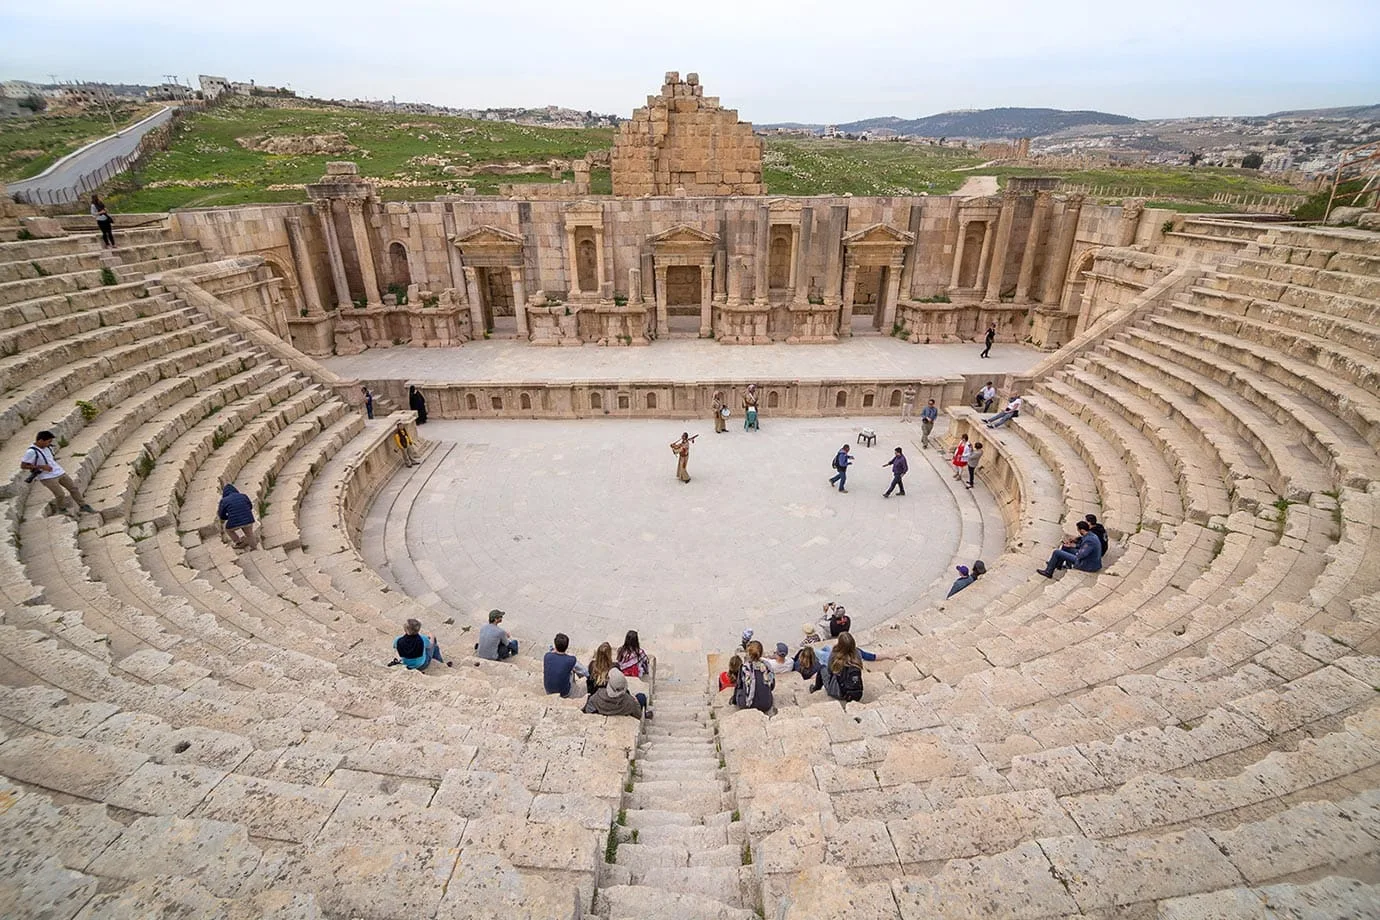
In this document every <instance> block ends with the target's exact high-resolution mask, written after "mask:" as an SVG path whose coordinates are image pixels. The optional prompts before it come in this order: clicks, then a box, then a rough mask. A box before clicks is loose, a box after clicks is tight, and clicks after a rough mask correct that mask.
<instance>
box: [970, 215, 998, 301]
mask: <svg viewBox="0 0 1380 920" xmlns="http://www.w3.org/2000/svg"><path fill="white" fill-rule="evenodd" d="M994 236H996V234H995V233H994V232H993V228H992V219H991V218H988V219H987V220H984V221H983V222H982V252H981V253H979V254H978V270H977V277H976V278H974V279H973V289H974V290H978V291H980V290H982V289H983V288H984V287H986V285H987V268H988V265H989V264H990V261H989V260H990V259H991V257H992V237H994Z"/></svg>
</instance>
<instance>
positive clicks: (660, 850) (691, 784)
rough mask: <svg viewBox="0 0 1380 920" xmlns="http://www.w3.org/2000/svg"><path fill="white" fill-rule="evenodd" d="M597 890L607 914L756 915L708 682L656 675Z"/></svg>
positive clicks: (629, 919) (748, 860)
mask: <svg viewBox="0 0 1380 920" xmlns="http://www.w3.org/2000/svg"><path fill="white" fill-rule="evenodd" d="M653 708H654V710H655V714H656V715H655V719H654V720H650V721H646V722H645V723H644V725H643V736H642V740H641V743H640V744H639V745H638V748H637V759H636V760H635V761H634V762H633V764H632V767H631V772H630V775H629V777H628V782H627V785H625V786H624V795H623V807H622V809H620V811H619V813H618V820H617V821H616V822H615V824H614V826H613V827H611V828H610V829H609V844H608V848H607V850H606V852H605V861H606V862H605V865H604V866H603V867H602V870H601V872H600V883H599V890H598V892H597V894H596V896H595V902H594V910H595V913H596V915H598V916H600V917H603V918H606V920H643V918H653V917H675V918H677V920H754V918H756V917H757V916H759V915H758V914H757V913H755V912H754V908H755V907H756V905H757V903H758V900H757V894H756V890H755V885H754V873H753V870H752V865H751V864H752V851H751V848H750V847H749V845H748V843H747V838H746V836H745V835H744V832H743V823H742V822H741V821H740V820H739V819H740V815H739V813H738V809H737V805H736V803H735V801H734V796H733V791H732V785H731V783H730V782H729V780H728V774H727V772H726V771H725V770H724V761H723V757H722V754H721V752H720V748H719V742H718V726H717V725H716V720H715V719H714V718H713V717H712V715H711V713H710V709H709V705H708V700H707V699H706V697H705V690H704V687H703V681H702V680H699V679H693V680H681V679H679V678H676V677H662V678H659V679H658V681H657V685H656V698H655V706H654V707H653Z"/></svg>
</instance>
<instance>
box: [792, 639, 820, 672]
mask: <svg viewBox="0 0 1380 920" xmlns="http://www.w3.org/2000/svg"><path fill="white" fill-rule="evenodd" d="M795 670H796V671H798V672H799V673H800V677H801V679H802V680H814V678H815V675H816V674H818V673H819V658H818V657H816V655H815V650H814V649H812V648H810V646H808V645H805V646H801V648H800V651H798V652H796V653H795Z"/></svg>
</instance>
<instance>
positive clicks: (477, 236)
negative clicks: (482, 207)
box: [455, 224, 522, 247]
mask: <svg viewBox="0 0 1380 920" xmlns="http://www.w3.org/2000/svg"><path fill="white" fill-rule="evenodd" d="M455 242H456V243H457V244H458V245H460V246H462V247H463V246H468V245H471V244H478V245H484V244H486V243H488V244H493V243H507V244H510V245H511V244H513V243H516V244H517V245H519V246H521V245H522V237H521V236H519V235H518V234H516V233H509V232H508V231H507V230H503V229H500V228H498V227H491V226H489V225H488V224H485V225H484V226H482V227H475V228H474V229H473V230H469V231H467V232H465V233H461V234H458V235H457V236H456V237H455Z"/></svg>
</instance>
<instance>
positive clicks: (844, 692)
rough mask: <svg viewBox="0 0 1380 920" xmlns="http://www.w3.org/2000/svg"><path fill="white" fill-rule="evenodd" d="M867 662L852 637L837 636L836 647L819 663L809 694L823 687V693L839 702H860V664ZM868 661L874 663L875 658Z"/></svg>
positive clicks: (845, 634) (847, 634)
mask: <svg viewBox="0 0 1380 920" xmlns="http://www.w3.org/2000/svg"><path fill="white" fill-rule="evenodd" d="M867 660H869V659H868V658H867V656H866V654H864V653H863V652H862V651H860V650H859V649H858V646H857V643H855V642H854V641H853V635H852V634H851V633H843V634H842V635H840V636H839V641H838V645H836V646H835V647H834V650H833V653H832V654H830V655H829V656H827V657H826V658H825V659H824V660H823V662H822V663H821V665H820V670H819V671H818V672H816V674H815V684H814V686H813V687H811V688H810V692H811V693H815V692H817V691H818V690H819V689H820V688H821V687H823V688H824V692H825V693H827V694H829V696H831V697H833V698H834V699H836V700H838V701H839V702H842V703H853V702H857V701H858V700H861V699H862V693H863V682H862V663H863V662H864V661H867ZM870 660H873V661H875V660H876V657H875V656H874V657H873V658H872V659H870Z"/></svg>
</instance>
